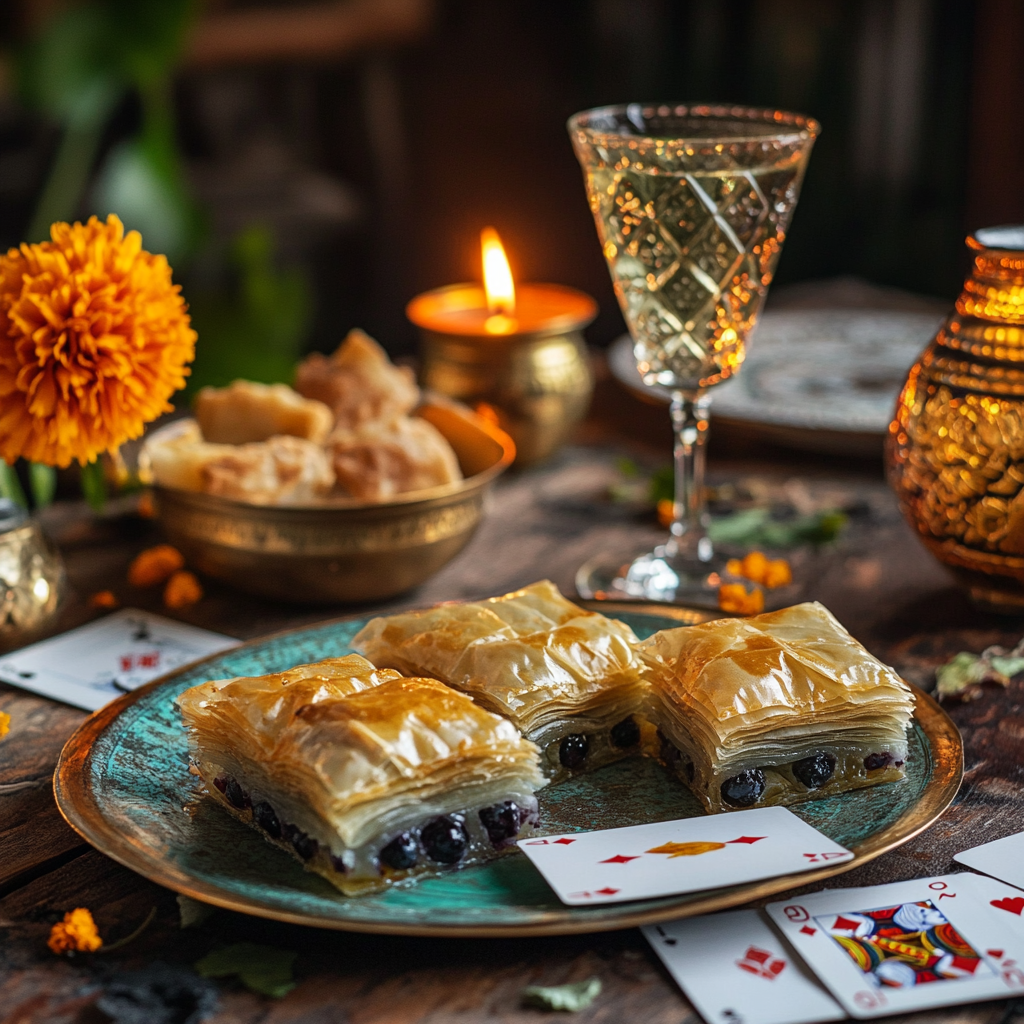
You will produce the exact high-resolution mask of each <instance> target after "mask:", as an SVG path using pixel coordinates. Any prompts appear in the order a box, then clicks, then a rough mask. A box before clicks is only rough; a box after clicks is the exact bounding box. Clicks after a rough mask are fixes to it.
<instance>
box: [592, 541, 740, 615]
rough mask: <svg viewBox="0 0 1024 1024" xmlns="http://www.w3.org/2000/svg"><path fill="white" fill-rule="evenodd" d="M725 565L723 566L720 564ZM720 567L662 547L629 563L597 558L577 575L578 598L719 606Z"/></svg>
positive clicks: (601, 556)
mask: <svg viewBox="0 0 1024 1024" xmlns="http://www.w3.org/2000/svg"><path fill="white" fill-rule="evenodd" d="M723 564H724V563H723ZM721 570H722V564H720V560H719V559H717V558H712V559H711V560H709V561H706V562H703V561H698V560H696V559H688V558H680V557H679V556H678V555H671V554H669V552H668V551H667V550H666V548H665V547H664V546H659V547H656V548H655V549H654V550H653V551H647V552H645V553H644V554H642V555H640V556H639V557H637V558H634V559H633V560H632V561H625V562H624V561H623V560H622V559H621V558H619V559H614V558H609V557H608V556H607V555H599V556H597V557H596V558H592V559H590V561H588V562H586V563H584V564H583V565H582V566H580V568H579V569H578V570H577V572H576V590H577V592H578V593H579V595H580V597H582V598H586V599H591V600H609V601H664V602H667V603H673V604H687V605H693V606H695V607H699V608H717V607H718V588H719V585H720V582H721V577H720V572H721Z"/></svg>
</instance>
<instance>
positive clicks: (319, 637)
mask: <svg viewBox="0 0 1024 1024" xmlns="http://www.w3.org/2000/svg"><path fill="white" fill-rule="evenodd" d="M601 607H602V610H603V611H608V612H612V613H614V614H615V615H616V616H617V617H619V618H621V619H624V620H625V621H626V622H628V623H629V625H631V626H632V627H633V629H634V630H636V632H637V634H638V635H639V636H641V637H646V636H648V635H650V634H651V633H653V632H655V631H656V630H658V629H664V628H667V627H672V626H678V625H679V624H680V622H681V621H683V622H686V621H689V622H693V621H695V620H696V619H697V616H695V615H694V613H693V612H688V611H686V610H685V609H667V608H665V607H664V606H661V607H658V608H657V609H656V610H654V609H652V607H651V606H644V607H643V608H642V609H638V608H637V606H636V605H627V606H622V605H618V606H615V607H614V608H613V607H609V606H608V605H607V604H605V605H602V606H601ZM366 621H367V617H360V618H351V619H345V620H340V621H335V622H329V623H326V624H323V625H319V626H312V627H309V628H306V629H300V630H296V631H294V632H290V633H284V634H279V635H276V636H271V637H268V638H266V639H263V640H256V641H253V642H251V643H248V644H245V645H243V646H241V647H237V648H235V649H233V650H231V651H228V652H226V653H224V654H219V655H216V656H214V657H212V658H208V659H206V660H204V661H201V662H196V663H195V664H193V665H190V666H187V667H185V668H183V669H180V670H178V671H177V672H175V673H173V674H171V675H168V676H164V677H163V678H162V679H158V680H156V681H155V682H153V683H150V684H149V685H148V686H146V687H143V688H142V689H140V690H136V691H134V692H133V693H129V694H126V695H125V696H124V697H121V698H120V699H118V700H116V701H114V702H113V703H112V704H110V705H108V706H107V707H105V708H103V709H102V710H101V711H98V712H96V714H94V715H92V716H91V717H90V718H88V719H87V720H86V721H85V722H84V723H83V724H82V726H81V728H79V730H78V731H77V732H76V733H75V735H74V736H72V737H71V739H70V740H69V741H68V743H67V745H66V746H65V748H64V750H63V752H62V754H61V757H60V761H59V762H58V765H57V771H56V774H55V776H54V789H55V793H56V798H57V805H58V806H59V807H60V810H61V813H62V814H63V815H64V817H65V818H66V819H67V820H68V822H69V823H70V824H71V826H72V827H73V828H75V829H77V831H78V832H80V833H81V834H82V835H83V836H84V837H85V838H86V839H87V840H88V841H89V842H91V843H92V844H93V845H94V846H96V847H97V848H98V849H99V850H101V851H102V852H103V853H105V854H107V855H108V856H110V857H113V858H114V860H116V861H119V862H120V863H122V864H124V865H125V866H126V867H128V868H131V869H132V870H133V871H137V872H139V874H141V875H144V876H145V877H147V878H149V879H151V880H152V881H154V882H157V883H159V884H160V885H165V886H167V887H168V888H171V889H175V890H177V891H178V892H181V893H185V894H187V895H189V896H192V897H194V898H196V899H199V900H204V901H205V902H207V903H213V904H216V905H218V906H222V907H228V908H230V909H232V910H239V911H242V912H244V913H249V914H258V915H260V916H263V917H271V918H276V919H278V920H282V921H292V922H296V923H299V924H308V925H316V926H318V927H324V928H342V929H349V930H352V931H365V932H388V933H393V934H403V935H437V936H455V935H492V936H498V935H503V936H514V935H541V934H559V933H568V932H590V931H604V930H610V929H614V928H626V927H633V926H636V925H640V924H650V923H652V922H656V921H661V920H667V919H670V918H676V917H684V916H688V915H691V914H698V913H705V912H707V911H710V910H718V909H721V908H723V907H730V906H736V905H738V904H741V903H746V902H748V901H749V900H752V899H756V898H759V897H762V896H766V895H768V894H771V893H776V892H782V891H784V890H786V889H791V888H793V887H795V886H798V885H805V884H807V883H808V882H814V881H818V880H821V879H824V878H827V877H828V876H830V875H834V874H838V873H839V872H842V871H848V870H850V869H851V868H854V867H857V866H858V865H859V864H862V863H864V862H865V861H867V860H870V859H871V858H873V857H877V856H878V855H879V854H881V853H884V852H885V851H886V850H889V849H892V848H893V847H894V846H898V845H899V844H900V843H904V842H906V841H907V840H908V839H910V838H911V836H914V835H916V834H917V833H918V832H920V831H921V830H922V829H924V828H927V827H928V825H930V824H931V823H932V822H933V821H934V820H935V819H936V818H937V817H938V816H939V815H940V814H941V813H942V811H943V810H944V809H945V808H946V807H947V806H948V805H949V803H950V801H951V800H952V799H953V797H954V796H955V794H956V791H957V787H958V786H959V784H960V779H961V776H962V774H963V749H962V746H961V742H960V735H959V733H958V732H957V729H956V726H955V725H953V723H952V722H951V721H950V720H949V718H948V717H947V716H946V714H945V713H944V712H943V711H942V710H941V708H939V707H938V705H937V704H936V703H935V702H934V701H933V700H932V699H931V698H930V697H928V696H927V695H925V694H923V693H921V692H917V693H916V696H917V712H916V715H915V721H914V726H913V732H912V735H911V739H910V751H911V754H910V758H909V760H908V776H907V778H906V779H904V780H903V781H902V782H899V783H896V784H893V785H889V786H884V787H875V788H871V789H862V790H858V791H855V792H852V793H846V794H843V795H841V796H837V797H832V798H830V799H828V800H816V801H811V802H810V803H806V804H800V805H797V806H796V807H794V808H793V810H794V811H795V812H796V813H797V814H799V815H800V817H802V818H804V819H805V820H806V821H808V822H810V824H812V825H814V826H815V827H816V828H818V829H820V830H821V831H822V832H824V833H825V834H826V835H828V836H830V837H831V838H832V839H834V840H836V842H839V843H841V844H843V845H844V846H846V847H848V848H849V849H852V850H853V851H854V853H855V855H856V856H855V857H854V859H853V860H851V861H847V862H845V863H843V864H840V865H838V866H833V867H827V868H822V869H818V870H814V871H807V872H804V873H801V874H799V875H789V876H787V877H784V878H773V879H768V880H767V881H758V882H754V883H750V884H747V885H741V886H733V887H730V888H727V889H716V890H712V891H707V892H701V893H691V894H689V895H683V896H671V897H666V898H663V899H656V900H644V901H638V902H634V903H620V904H615V905H611V906H602V907H586V908H580V907H566V906H563V905H562V904H561V903H559V902H558V900H557V898H556V897H555V896H554V894H553V893H552V891H551V890H550V889H549V888H548V886H547V885H546V883H545V882H544V881H543V879H542V878H541V877H540V875H539V874H538V873H537V872H536V871H535V870H534V869H533V867H531V866H530V863H529V862H528V861H527V859H526V858H525V857H524V856H523V855H522V854H515V855H512V856H509V857H506V858H504V859H502V860H499V861H497V862H495V863H493V864H490V865H484V866H481V867H475V868H469V869H467V870H465V871H460V872H455V873H453V874H451V875H448V876H447V877H444V878H437V879H430V880H428V881H425V882H422V883H420V884H419V885H417V886H416V887H415V888H411V889H404V890H392V891H389V892H385V893H382V894H380V895H375V896H363V897H358V898H348V897H345V896H342V895H341V894H340V893H339V892H337V891H335V889H334V888H333V887H332V886H331V885H329V884H328V883H327V882H326V881H324V879H322V878H321V877H320V876H319V875H314V874H311V873H308V872H305V871H303V870H302V868H301V866H300V865H299V864H298V863H297V862H295V861H294V860H292V858H291V857H289V856H288V855H287V854H286V853H284V852H282V851H281V850H278V849H276V848H274V847H271V846H270V845H268V844H267V843H265V842H264V841H263V840H262V839H261V838H260V837H259V835H258V834H257V833H256V832H254V831H253V830H252V829H249V828H247V827H246V826H245V825H243V824H241V823H239V822H238V821H236V820H235V819H234V818H231V817H230V816H229V815H227V814H226V813H224V812H223V811H222V810H220V809H219V808H218V807H216V806H214V805H213V804H212V803H211V802H210V801H208V800H204V799H202V797H201V795H200V793H199V791H198V789H197V785H196V780H195V778H194V777H193V776H192V775H190V774H189V771H188V754H187V747H186V741H185V733H184V730H183V729H182V726H181V723H180V721H179V719H178V715H177V713H176V711H175V709H174V707H173V704H172V701H173V699H174V698H175V697H176V696H177V695H178V694H179V693H180V692H181V691H183V690H185V689H187V688H188V687H190V686H193V685H194V684H196V683H199V682H203V681H205V680H207V679H218V678H226V677H229V676H243V675H246V676H248V675H262V674H264V673H268V672H278V671H281V670H283V669H286V668H291V667H292V666H293V665H298V664H301V663H303V662H310V661H317V660H319V659H321V658H323V657H327V656H330V655H340V654H345V653H348V651H349V642H350V640H351V638H352V637H353V636H354V635H355V633H356V632H357V631H358V630H359V629H360V628H361V627H362V626H363V624H364V623H365V622H366ZM540 801H541V808H542V815H543V821H544V831H548V832H572V831H577V830H578V831H582V830H587V829H592V828H611V827H615V826H620V825H632V824H639V823H642V822H649V821H665V820H669V819H673V818H684V817H690V816H693V815H696V814H702V813H703V811H702V810H701V808H700V807H699V806H698V804H697V802H696V801H695V800H694V799H693V797H692V796H691V795H690V794H689V792H688V791H687V790H686V789H685V787H683V786H682V785H680V784H679V782H678V781H677V780H675V779H674V778H673V777H672V776H671V775H669V773H668V772H667V771H666V770H664V769H663V768H661V767H660V766H659V765H658V764H656V763H655V762H653V761H650V760H646V759H640V758H631V759H629V760H626V761H620V762H619V763H617V764H614V765H610V766H608V767H606V768H602V769H599V770H598V771H595V772H592V773H591V774H589V775H585V776H582V777H580V778H577V779H573V780H572V781H570V782H567V783H564V784H562V785H560V786H556V787H552V788H551V789H550V790H544V791H542V793H541V794H540Z"/></svg>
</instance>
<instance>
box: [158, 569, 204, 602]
mask: <svg viewBox="0 0 1024 1024" xmlns="http://www.w3.org/2000/svg"><path fill="white" fill-rule="evenodd" d="M202 599H203V587H202V584H201V583H200V582H199V580H197V579H196V577H195V575H194V574H193V573H190V572H189V571H188V570H187V569H181V570H179V571H178V572H176V573H175V574H174V575H173V576H172V577H171V578H170V579H169V580H168V581H167V586H166V587H165V588H164V604H165V605H166V606H167V607H168V608H187V607H188V606H189V605H190V604H195V603H196V602H197V601H201V600H202Z"/></svg>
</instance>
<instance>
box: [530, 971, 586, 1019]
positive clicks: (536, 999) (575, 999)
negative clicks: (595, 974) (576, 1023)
mask: <svg viewBox="0 0 1024 1024" xmlns="http://www.w3.org/2000/svg"><path fill="white" fill-rule="evenodd" d="M600 994H601V979H600V978H588V979H587V980H586V981H579V982H576V984H574V985H528V986H527V987H526V988H524V989H523V1005H524V1006H536V1007H539V1008H540V1009H541V1010H564V1011H566V1012H568V1013H577V1012H578V1011H580V1010H585V1009H586V1008H587V1007H588V1006H589V1005H590V1004H591V1003H592V1002H593V1001H594V1000H595V999H596V998H597V997H598V996H599V995H600Z"/></svg>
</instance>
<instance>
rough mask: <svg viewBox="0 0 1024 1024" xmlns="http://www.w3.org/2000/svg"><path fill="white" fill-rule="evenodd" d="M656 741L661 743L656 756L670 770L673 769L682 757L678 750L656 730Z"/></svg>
mask: <svg viewBox="0 0 1024 1024" xmlns="http://www.w3.org/2000/svg"><path fill="white" fill-rule="evenodd" d="M658 739H659V740H660V741H661V746H660V747H659V749H658V756H659V757H660V758H661V759H662V761H664V762H665V764H667V765H668V766H669V767H670V768H674V767H675V766H676V764H677V762H678V761H679V759H680V758H681V757H682V756H683V755H682V754H681V753H680V752H679V748H678V747H677V746H676V745H675V744H674V743H673V742H672V741H671V740H670V739H669V738H668V737H667V736H666V735H665V734H664V733H663V732H662V731H661V730H660V729H659V730H658Z"/></svg>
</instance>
